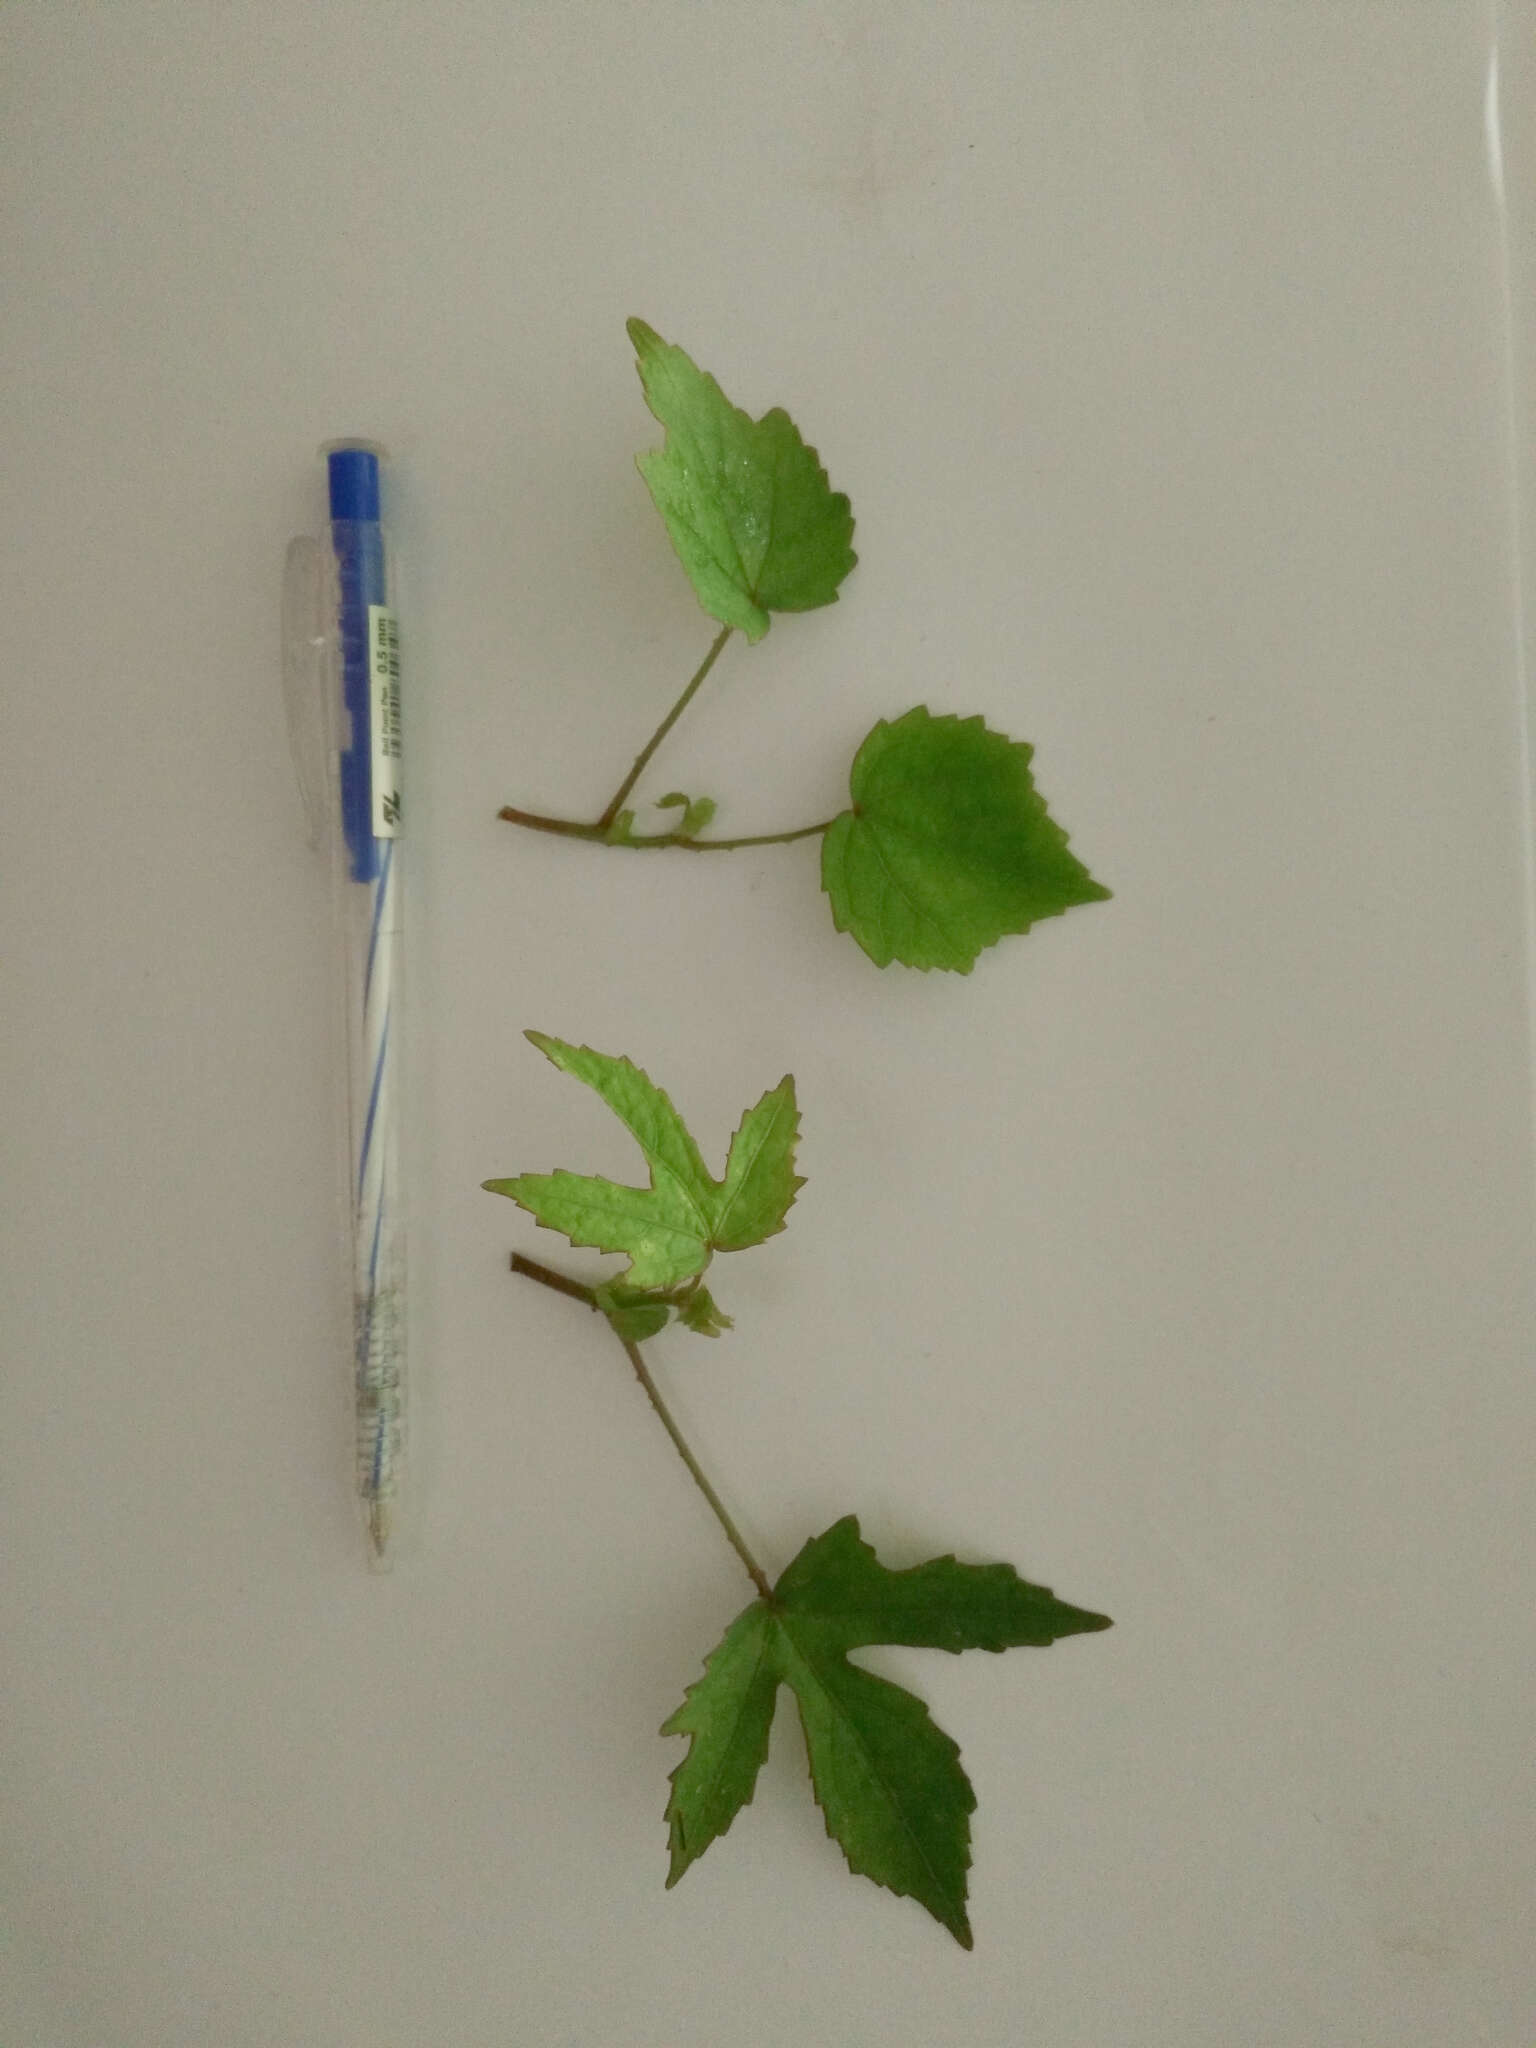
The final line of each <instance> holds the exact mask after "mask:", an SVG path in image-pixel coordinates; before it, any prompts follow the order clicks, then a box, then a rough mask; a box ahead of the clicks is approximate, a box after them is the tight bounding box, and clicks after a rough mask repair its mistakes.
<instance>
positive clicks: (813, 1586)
mask: <svg viewBox="0 0 1536 2048" xmlns="http://www.w3.org/2000/svg"><path fill="white" fill-rule="evenodd" d="M1108 1627H1109V1621H1108V1618H1107V1617H1106V1616H1104V1615H1102V1614H1093V1613H1090V1612H1089V1611H1088V1610H1087V1609H1085V1608H1081V1607H1072V1606H1069V1605H1068V1604H1067V1603H1066V1602H1065V1601H1060V1600H1057V1599H1056V1597H1055V1595H1054V1594H1052V1593H1051V1592H1050V1591H1049V1590H1048V1589H1047V1588H1046V1587H1043V1586H1031V1585H1030V1584H1029V1583H1028V1582H1027V1581H1025V1580H1023V1579H1021V1578H1020V1577H1019V1575H1018V1573H1017V1572H1015V1571H1014V1569H1013V1567H1012V1566H1011V1565H1006V1564H993V1565H962V1564H959V1563H957V1562H956V1560H955V1559H954V1558H953V1557H940V1558H933V1559H930V1560H929V1562H928V1563H926V1564H921V1565H916V1566H914V1567H912V1568H911V1569H910V1570H908V1571H899V1572H898V1571H890V1570H889V1569H887V1567H886V1566H884V1565H882V1564H881V1563H880V1561H879V1559H878V1558H877V1557H876V1555H875V1553H874V1551H873V1549H871V1547H870V1546H869V1545H868V1544H867V1543H865V1542H864V1541H863V1540H862V1539H861V1537H860V1535H859V1525H858V1522H857V1521H856V1520H855V1518H854V1517H853V1516H852V1515H847V1516H845V1517H844V1518H843V1519H842V1520H841V1521H840V1522H836V1523H834V1524H833V1526H832V1527H831V1528H830V1529H828V1530H826V1531H825V1532H824V1533H823V1534H822V1535H820V1536H817V1537H814V1538H813V1539H812V1540H811V1541H810V1542H809V1543H807V1544H806V1545H805V1547H804V1548H803V1549H802V1550H801V1552H800V1554H799V1556H798V1557H797V1558H796V1559H795V1560H794V1562H793V1563H792V1564H791V1565H790V1566H789V1568H788V1569H787V1570H786V1571H785V1572H784V1573H783V1575H782V1576H781V1577H780V1579H779V1581H778V1584H777V1585H776V1586H775V1587H774V1591H773V1598H772V1600H771V1601H766V1600H757V1601H754V1602H753V1604H752V1605H751V1606H750V1607H748V1608H747V1609H745V1610H744V1612H743V1613H742V1614H740V1615H738V1616H737V1618H736V1620H735V1621H734V1622H732V1624H731V1626H730V1628H729V1629H728V1630H727V1631H726V1634H725V1637H724V1639H723V1640H722V1642H721V1644H720V1646H719V1648H718V1649H716V1650H715V1651H714V1653H713V1654H712V1655H711V1657H710V1659H709V1661H708V1663H707V1664H706V1667H705V1672H704V1676H703V1677H702V1678H701V1679H699V1680H698V1681H697V1682H696V1683H695V1684H694V1685H692V1686H690V1687H689V1689H688V1693H687V1696H686V1698H685V1700H684V1703H683V1705H682V1706H681V1707H680V1708H679V1709H678V1711H677V1713H675V1714H674V1715H673V1716H672V1718H671V1719H670V1720H669V1721H668V1722H667V1723H666V1724H665V1727H664V1728H663V1731H662V1732H663V1733H664V1734H669V1735H688V1736H690V1737H691V1738H692V1739H691V1743H690V1747H689V1752H688V1755H687V1756H686V1757H685V1759H684V1760H683V1762H682V1764H680V1765H679V1766H678V1768H677V1770H676V1771H674V1772H673V1774H672V1796H671V1799H670V1801H669V1802H668V1807H667V1818H668V1824H669V1827H670V1830H671V1842H672V1867H671V1874H670V1876H669V1877H668V1880H667V1881H668V1883H669V1884H675V1883H676V1882H677V1880H678V1878H679V1877H681V1875H682V1874H683V1872H684V1871H685V1870H686V1869H687V1868H688V1865H689V1864H690V1863H692V1862H693V1861H694V1860H695V1859H696V1858H697V1857H699V1856H701V1855H702V1854H703V1853H704V1851H705V1849H707V1848H708V1846H709V1844H710V1843H711V1842H712V1841H714V1840H715V1839H716V1837H717V1836H719V1835H721V1834H723V1833H724V1832H725V1830H726V1829H727V1828H728V1827H729V1826H730V1824H731V1822H732V1820H733V1819H734V1818H735V1816H736V1814H737V1813H738V1812H739V1811H740V1810H741V1808H742V1806H743V1805H745V1804H746V1803H747V1801H748V1800H750V1798H751V1797H752V1790H753V1786H754V1785H755V1783H756V1779H757V1772H758V1769H759V1768H760V1766H761V1764H762V1761H763V1758H764V1756H765V1755H766V1754H767V1747H768V1731H769V1726H770V1723H771V1722H772V1719H773V1709H774V1699H775V1694H776V1690H777V1687H778V1686H779V1685H780V1684H781V1683H782V1684H787V1685H788V1686H789V1687H790V1689H791V1690H792V1692H793V1693H794V1695H795V1704H796V1707H797V1708H798V1711H799V1716H800V1723H801V1727H802V1728H803V1730H804V1733H805V1743H806V1754H807V1756H808V1758H809V1761H810V1768H811V1782H812V1787H813V1790H814V1792H815V1796H816V1800H817V1803H818V1804H819V1805H820V1807H821V1809H822V1813H823V1816H824V1817H825V1820H826V1825H827V1832H828V1833H829V1834H830V1835H831V1836H832V1837H833V1838H834V1840H836V1842H837V1843H838V1844H839V1846H840V1847H841V1848H842V1850H843V1853H844V1855H845V1856H846V1857H847V1859H848V1865H849V1868H850V1869H851V1870H853V1871H855V1872H857V1873H859V1874H860V1875H862V1876H866V1877H871V1878H873V1879H874V1880H875V1882H876V1883H877V1884H882V1885H885V1886H887V1887H888V1888H889V1889H890V1890H891V1891H894V1892H898V1893H901V1894H903V1895H907V1896H910V1897H913V1898H915V1899H917V1900H918V1901H919V1903H920V1904H921V1905H923V1906H925V1907H926V1908H927V1910H928V1911H929V1912H930V1913H932V1914H933V1916H934V1917H935V1919H937V1920H939V1921H941V1922H942V1924H943V1925H944V1926H945V1927H947V1928H948V1929H949V1931H950V1933H951V1934H953V1935H954V1937H955V1939H956V1940H957V1941H958V1942H959V1943H960V1944H961V1946H962V1947H964V1948H969V1947H970V1946H971V1932H970V1924H969V1921H968V1919H967V1916H966V1873H967V1870H968V1869H969V1866H970V1816H971V1814H972V1812H973V1811H974V1810H975V1805H976V1797H975V1793H974V1792H973V1791H972V1789H971V1784H970V1781H969V1779H968V1778H967V1777H966V1774H965V1772H964V1770H963V1769H962V1767H961V1764H960V1752H959V1750H958V1748H957V1747H956V1745H955V1743H954V1742H953V1741H952V1740H951V1739H950V1737H949V1736H948V1735H946V1734H945V1733H944V1731H943V1730H942V1729H941V1728H939V1727H937V1726H936V1725H935V1723H934V1722H933V1720H932V1719H931V1717H930V1715H929V1713H928V1710H927V1708H926V1707H925V1706H924V1705H923V1703H922V1701H921V1700H919V1699H918V1698H917V1697H916V1696H915V1695H914V1694H912V1693H910V1692H907V1691H906V1690H905V1689H904V1688H903V1687H901V1686H898V1685H893V1684H891V1683H890V1682H889V1681H888V1680H886V1679H883V1678H877V1677H876V1676H875V1675H874V1674H873V1673H872V1672H868V1671H864V1670H861V1669H860V1668H859V1667H858V1666H857V1665H854V1664H851V1663H849V1661H848V1652H849V1651H850V1650H853V1649H857V1648H859V1647H861V1646H864V1645H868V1644H871V1643H904V1644H912V1645H918V1646H924V1647H935V1648H941V1649H946V1650H957V1651H958V1650H962V1649H988V1650H1002V1649H1006V1648H1009V1647H1012V1646H1015V1645H1024V1644H1032V1645H1037V1646H1044V1645H1045V1644H1048V1643H1050V1642H1053V1641H1054V1640H1056V1638H1057V1637H1060V1636H1066V1635H1077V1634H1082V1633H1086V1632H1088V1631H1091V1630H1096V1629H1103V1628H1108Z"/></svg>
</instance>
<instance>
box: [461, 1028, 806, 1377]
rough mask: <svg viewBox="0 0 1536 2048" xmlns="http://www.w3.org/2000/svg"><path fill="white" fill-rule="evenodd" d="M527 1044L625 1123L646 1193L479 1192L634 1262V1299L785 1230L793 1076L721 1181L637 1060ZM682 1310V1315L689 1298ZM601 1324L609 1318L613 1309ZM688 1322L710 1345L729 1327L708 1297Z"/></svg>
mask: <svg viewBox="0 0 1536 2048" xmlns="http://www.w3.org/2000/svg"><path fill="white" fill-rule="evenodd" d="M527 1036H528V1038H529V1040H530V1041H531V1042H532V1043H533V1044H534V1045H536V1046H537V1047H538V1048H539V1050H540V1051H541V1052H542V1053H543V1054H544V1055H545V1057H546V1058H548V1059H549V1060H551V1061H552V1062H553V1064H554V1065H555V1066H557V1067H559V1068H560V1069H561V1070H562V1071H563V1072H565V1073H568V1074H571V1075H573V1076H574V1077H575V1079H577V1080H579V1081H583V1082H585V1083H586V1085H587V1086H588V1087H589V1088H592V1089H593V1090H595V1092H596V1093H597V1094H598V1095H600V1096H601V1097H602V1099H603V1101H604V1102H606V1103H607V1104H608V1106H609V1108H610V1109H612V1110H613V1112H614V1114H615V1115H616V1116H618V1117H619V1118H620V1119H621V1120H622V1121H623V1123H624V1125H625V1127H626V1128H627V1129H628V1130H629V1132H630V1133H631V1135H632V1136H633V1137H634V1138H635V1140H636V1142H637V1143H638V1144H639V1146H640V1149H641V1151H642V1152H643V1153H644V1155H645V1159H646V1163H647V1165H648V1166H649V1167H650V1186H649V1187H646V1188H637V1187H629V1186H626V1185H624V1184H622V1183H620V1182H616V1181H611V1180H606V1179H603V1178H601V1177H599V1176H596V1175H591V1174H578V1173H570V1172H567V1171H566V1170H565V1169H564V1168H560V1169H558V1170H557V1171H556V1172H554V1173H525V1174H519V1175H516V1176H514V1177H513V1178H510V1179H505V1180H488V1181H486V1182H484V1183H483V1185H484V1186H485V1187H486V1188H487V1189H489V1191H490V1192H491V1193H492V1194H497V1195H506V1196H508V1197H509V1198H510V1199H511V1200H512V1201H514V1202H516V1203H518V1204H519V1205H520V1206H521V1207H522V1208H524V1209H526V1210H528V1212H529V1213H530V1214H531V1215H533V1216H536V1217H537V1218H538V1220H539V1222H540V1223H542V1224H544V1225H545V1226H546V1227H547V1228H549V1229H551V1230H560V1231H563V1232H564V1233H565V1235H566V1236H567V1237H568V1238H569V1239H570V1240H571V1242H572V1243H573V1244H577V1245H586V1246H590V1247H591V1248H593V1249H594V1250H597V1251H605V1252H627V1253H628V1254H629V1256H630V1260H631V1264H630V1266H629V1268H628V1269H627V1270H626V1271H625V1272H624V1273H623V1274H622V1275H621V1276H620V1277H621V1280H622V1282H623V1283H624V1284H625V1285H627V1286H628V1287H629V1288H630V1289H632V1290H633V1289H641V1290H646V1289H666V1288H677V1287H680V1286H681V1285H682V1283H683V1282H685V1281H689V1280H692V1279H693V1278H694V1276H695V1275H697V1274H699V1273H702V1272H703V1270H704V1268H705V1267H706V1266H707V1265H708V1264H709V1261H710V1259H711V1258H712V1256H713V1255H714V1253H715V1252H717V1251H741V1250H744V1249H745V1248H746V1247H747V1246H748V1245H752V1244H757V1243H760V1242H761V1240H762V1239H763V1238H764V1237H768V1236H770V1235H772V1233H773V1232H775V1231H777V1230H782V1229H783V1227H784V1213H785V1211H786V1210H787V1209H788V1207H789V1204H790V1202H791V1201H793V1199H794V1193H795V1190H796V1188H798V1187H799V1186H800V1185H801V1182H800V1181H799V1179H798V1178H797V1177H796V1175H795V1173H794V1170H793V1160H794V1143H795V1137H796V1133H797V1132H798V1129H799V1112H798V1111H797V1109H796V1107H795V1084H794V1080H793V1077H792V1076H790V1075H788V1074H786V1075H785V1077H784V1079H783V1080H782V1081H781V1082H780V1083H779V1085H778V1087H777V1088H775V1089H771V1090H770V1091H769V1093H768V1094H766V1095H765V1096H763V1098H762V1100H761V1101H760V1102H758V1103H757V1105H756V1107H755V1108H753V1109H751V1110H749V1111H748V1112H747V1114H746V1116H745V1117H744V1118H743V1119H742V1122H741V1126H740V1128H739V1129H738V1131H737V1133H736V1136H735V1137H734V1138H733V1139H732V1141H731V1149H730V1153H729V1156H728V1159H727V1164H726V1175H725V1178H724V1180H718V1181H717V1180H715V1179H714V1178H713V1176H712V1175H711V1174H710V1172H709V1170H708V1168H707V1167H706V1166H705V1164H704V1161H703V1159H702V1157H701V1156H700V1153H699V1148H698V1146H697V1145H696V1144H695V1143H694V1141H693V1138H692V1136H691V1134H690V1133H689V1131H688V1128H687V1126H686V1125H685V1124H684V1122H683V1120H682V1118H681V1117H680V1116H679V1115H678V1113H677V1111H676V1110H675V1109H674V1108H673V1107H672V1104H671V1102H670V1101H669V1099H668V1098H667V1096H666V1095H665V1094H663V1092H662V1090H661V1089H660V1088H658V1087H657V1086H656V1084H655V1083H654V1082H653V1081H652V1080H651V1079H650V1077H649V1076H648V1075H647V1074H644V1073H642V1072H641V1070H640V1069H639V1068H638V1067H637V1066H635V1065H634V1064H633V1062H632V1061H630V1060H627V1059H623V1058H616V1057H614V1056H612V1055H610V1054H608V1053H600V1052H594V1051H593V1049H592V1048H591V1046H585V1045H584V1046H575V1045H570V1044H568V1043H567V1042H566V1041H565V1040H564V1039H561V1038H552V1037H550V1036H549V1035H548V1034H547V1033H545V1032H542V1031H530V1032H528V1033H527ZM691 1292H692V1290H690V1293H691ZM620 1305H622V1306H624V1307H625V1308H634V1307H635V1306H636V1304H635V1303H633V1302H626V1303H624V1304H620ZM677 1305H678V1307H679V1309H680V1311H681V1309H682V1308H683V1306H684V1301H683V1298H680V1299H679V1302H678V1304H677ZM605 1313H610V1318H611V1308H605ZM693 1314H694V1317H695V1320H694V1322H693V1323H692V1325H691V1327H694V1328H696V1329H699V1330H700V1331H701V1332H702V1333H703V1334H705V1335H708V1336H715V1335H718V1334H719V1332H720V1331H721V1330H722V1329H728V1328H729V1327H730V1318H729V1317H728V1316H725V1315H723V1314H722V1313H721V1311H720V1310H719V1309H718V1308H717V1307H716V1305H715V1303H714V1302H713V1301H712V1300H711V1299H710V1297H709V1296H708V1295H707V1294H704V1295H703V1298H702V1301H701V1302H700V1303H699V1305H698V1306H697V1308H696V1309H695V1310H694V1311H693ZM685 1319H686V1318H685ZM641 1320H642V1321H648V1320H650V1319H649V1318H646V1317H642V1318H641ZM658 1327H659V1326H658ZM648 1334H654V1331H650V1332H648ZM631 1341H636V1342H638V1341H639V1340H638V1339H632V1340H631Z"/></svg>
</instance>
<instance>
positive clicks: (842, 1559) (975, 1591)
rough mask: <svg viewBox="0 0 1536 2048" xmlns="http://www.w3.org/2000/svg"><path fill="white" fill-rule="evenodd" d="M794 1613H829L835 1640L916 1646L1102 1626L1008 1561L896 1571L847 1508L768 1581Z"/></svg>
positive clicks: (948, 1562) (985, 1644)
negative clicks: (1023, 1575) (880, 1556)
mask: <svg viewBox="0 0 1536 2048" xmlns="http://www.w3.org/2000/svg"><path fill="white" fill-rule="evenodd" d="M774 1590H775V1592H776V1593H777V1594H778V1596H779V1598H780V1599H782V1600H783V1601H784V1602H785V1603H786V1604H787V1605H788V1606H790V1607H792V1608H793V1609H794V1611H795V1613H796V1614H801V1615H804V1616H806V1617H807V1618H808V1619H815V1618H818V1617H830V1618H832V1619H833V1620H835V1623H836V1627H837V1634H838V1640H839V1641H840V1642H841V1643H842V1645H843V1647H844V1649H848V1650H855V1649H857V1648H858V1647H859V1646H860V1645H861V1644H864V1643H906V1644H909V1645H911V1646H912V1647H913V1648H916V1649H931V1650H955V1651H959V1650H1010V1649H1018V1648H1020V1647H1023V1646H1027V1645H1035V1646H1039V1647H1044V1646H1045V1645H1046V1644H1049V1643H1053V1642H1055V1641H1056V1640H1057V1639H1058V1637H1061V1636H1075V1635H1086V1634H1090V1633H1092V1632H1093V1631H1094V1630H1096V1629H1101V1628H1108V1627H1109V1620H1108V1617H1107V1616H1105V1615H1102V1614H1090V1613H1089V1612H1088V1611H1087V1610H1086V1609H1085V1608H1082V1607H1070V1606H1068V1604H1067V1602H1066V1601H1065V1600H1058V1599H1057V1598H1056V1596H1055V1594H1054V1593H1053V1592H1052V1591H1051V1589H1050V1588H1049V1586H1032V1585H1030V1583H1029V1582H1028V1580H1027V1579H1021V1578H1020V1577H1019V1575H1018V1573H1017V1572H1016V1571H1015V1570H1014V1568H1013V1566H1012V1565H1011V1564H957V1563H956V1561H955V1559H954V1558H953V1557H935V1558H930V1559H929V1561H928V1563H927V1564H917V1565H913V1566H912V1567H911V1568H910V1569H909V1570H907V1571H903V1572H894V1571H891V1570H890V1569H889V1568H888V1567H887V1566H885V1565H883V1564H881V1562H880V1560H879V1559H878V1558H877V1557H876V1556H875V1553H874V1551H873V1549H872V1548H871V1547H870V1545H869V1544H867V1543H866V1542H864V1540H863V1539H862V1538H861V1536H860V1535H859V1525H858V1522H857V1520H856V1519H855V1518H854V1517H853V1516H852V1515H844V1517H843V1519H842V1520H841V1521H840V1522H834V1523H833V1525H832V1527H831V1528H830V1529H828V1530H827V1532H826V1534H825V1535H824V1536H817V1537H815V1538H814V1539H813V1540H812V1541H811V1542H809V1543H807V1544H806V1546H805V1548H804V1549H803V1550H802V1551H801V1553H800V1555H799V1556H798V1557H797V1558H796V1559H795V1561H794V1563H793V1564H792V1565H791V1566H790V1567H789V1569H788V1570H787V1571H786V1572H785V1573H784V1576H783V1577H782V1578H781V1579H780V1580H779V1583H778V1585H777V1586H776V1587H775V1588H774Z"/></svg>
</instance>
